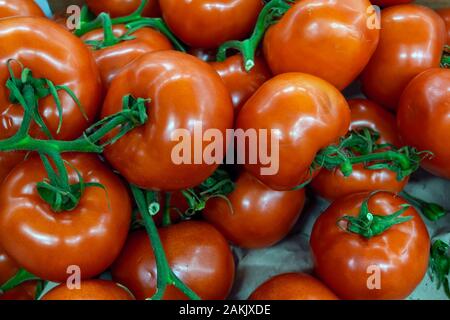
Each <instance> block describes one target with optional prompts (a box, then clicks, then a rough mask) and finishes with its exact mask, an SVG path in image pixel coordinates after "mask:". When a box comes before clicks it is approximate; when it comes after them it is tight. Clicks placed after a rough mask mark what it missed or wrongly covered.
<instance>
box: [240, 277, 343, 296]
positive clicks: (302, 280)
mask: <svg viewBox="0 0 450 320" xmlns="http://www.w3.org/2000/svg"><path fill="white" fill-rule="evenodd" d="M249 300H338V298H337V297H336V295H335V294H334V293H333V292H331V290H330V289H328V288H327V287H326V286H325V285H324V284H323V283H321V282H320V281H319V280H317V279H315V278H314V277H312V276H310V275H308V274H306V273H284V274H280V275H278V276H275V277H272V278H271V279H269V280H267V281H266V282H264V283H263V284H261V285H260V286H259V287H258V288H257V289H256V290H255V291H254V292H253V293H252V294H251V296H250V298H249Z"/></svg>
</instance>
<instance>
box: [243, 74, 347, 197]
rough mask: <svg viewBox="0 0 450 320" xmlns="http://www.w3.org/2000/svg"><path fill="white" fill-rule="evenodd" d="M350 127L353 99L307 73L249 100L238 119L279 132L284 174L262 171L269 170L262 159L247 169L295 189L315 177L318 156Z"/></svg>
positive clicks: (285, 78) (280, 79)
mask: <svg viewBox="0 0 450 320" xmlns="http://www.w3.org/2000/svg"><path fill="white" fill-rule="evenodd" d="M349 124H350V109H349V107H348V104H347V101H346V100H345V98H344V97H343V96H342V94H341V93H340V92H339V91H338V90H337V89H336V88H334V87H333V86H332V85H330V84H329V83H328V82H326V81H324V80H322V79H319V78H317V77H315V76H311V75H308V74H303V73H287V74H282V75H278V76H276V77H274V78H273V79H271V80H269V81H267V82H266V83H265V84H263V85H262V86H261V88H259V89H258V91H257V92H256V93H255V94H254V95H253V96H252V97H251V98H250V99H249V100H248V101H247V103H246V104H245V105H244V107H243V108H242V110H241V112H240V113H239V115H238V117H237V128H241V129H243V130H244V131H247V130H248V129H256V130H258V132H260V131H259V130H261V129H267V130H269V133H270V130H271V129H272V130H276V132H274V134H276V136H275V138H278V139H279V157H276V156H277V155H276V154H274V156H275V158H276V162H277V163H278V165H279V170H278V171H277V172H276V173H275V174H272V175H262V172H261V168H264V167H267V166H265V165H262V164H261V161H260V159H258V163H257V164H251V163H250V162H249V161H246V162H247V164H246V165H245V168H246V169H247V170H248V171H249V172H250V173H251V174H253V175H254V176H256V177H258V179H259V180H261V181H262V182H263V183H265V184H266V185H267V186H269V187H270V188H272V189H275V190H292V189H293V188H295V187H296V186H298V185H300V184H302V183H304V182H305V181H307V180H308V179H309V178H310V176H311V174H310V170H309V169H310V166H311V164H312V162H313V160H314V158H315V156H316V153H317V152H318V151H319V150H320V149H322V148H324V147H327V146H328V145H330V144H332V143H334V142H336V141H337V140H338V139H339V137H341V136H343V135H345V134H346V133H347V131H348V128H349ZM271 139H273V138H272V136H271V137H270V138H268V139H267V141H271ZM247 140H248V139H247ZM249 149H250V147H249V143H247V144H246V148H245V150H238V152H241V153H242V154H245V155H246V156H247V155H248V154H249V152H248V151H249ZM244 152H245V153H244Z"/></svg>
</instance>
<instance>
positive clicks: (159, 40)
mask: <svg viewBox="0 0 450 320" xmlns="http://www.w3.org/2000/svg"><path fill="white" fill-rule="evenodd" d="M113 31H114V35H115V36H116V37H121V36H123V35H124V34H125V33H126V32H127V29H126V28H125V26H123V25H115V26H114V27H113ZM132 36H133V37H135V39H133V40H127V41H123V42H120V43H118V44H116V45H113V46H110V47H106V48H103V49H99V50H93V52H92V53H93V55H94V58H95V61H96V62H97V65H98V67H99V70H100V74H101V77H102V82H103V85H104V86H105V87H106V89H107V88H108V87H109V86H110V84H111V81H112V80H113V79H114V77H115V76H116V75H117V74H118V73H119V72H120V71H121V70H122V68H123V67H125V66H126V65H127V64H129V63H130V62H132V61H133V60H135V59H136V58H138V57H140V56H142V55H144V54H145V53H148V52H154V51H161V50H171V49H173V47H172V44H171V43H170V41H169V40H168V39H167V38H166V37H165V36H164V35H163V34H161V33H160V32H158V31H156V30H154V29H152V28H142V29H139V30H138V31H136V32H134V33H133V34H132ZM81 39H82V40H83V41H88V40H89V41H102V40H103V29H97V30H94V31H91V32H88V33H87V34H85V35H84V36H82V37H81Z"/></svg>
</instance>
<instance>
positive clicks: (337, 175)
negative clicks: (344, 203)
mask: <svg viewBox="0 0 450 320" xmlns="http://www.w3.org/2000/svg"><path fill="white" fill-rule="evenodd" d="M348 104H349V106H350V109H351V113H352V114H351V116H352V122H351V124H350V130H354V129H357V128H361V127H368V128H371V129H373V130H375V131H377V132H379V134H380V139H379V140H378V141H377V142H378V143H390V144H394V145H395V146H398V147H399V146H400V141H399V138H398V134H397V123H396V119H395V116H394V115H393V114H391V113H390V112H388V111H386V110H385V109H383V108H382V107H380V106H379V105H377V104H376V103H373V102H371V101H369V100H363V99H355V100H349V101H348ZM407 183H408V179H403V180H402V181H398V180H397V174H396V173H395V172H393V171H391V170H388V169H381V170H369V169H365V168H364V164H357V165H355V166H354V167H353V172H352V174H351V175H350V176H348V177H345V176H344V175H343V174H342V172H341V171H340V170H338V169H335V170H332V171H329V170H326V169H322V170H321V171H320V173H319V174H318V175H317V176H316V177H315V178H314V180H313V181H312V183H311V185H312V187H313V188H314V190H315V191H316V192H317V193H318V194H319V195H320V196H322V197H324V198H326V199H328V200H335V199H338V198H341V197H343V196H346V195H349V194H352V193H357V192H361V191H376V190H384V191H392V192H400V191H402V190H403V188H404V187H405V185H406V184H407Z"/></svg>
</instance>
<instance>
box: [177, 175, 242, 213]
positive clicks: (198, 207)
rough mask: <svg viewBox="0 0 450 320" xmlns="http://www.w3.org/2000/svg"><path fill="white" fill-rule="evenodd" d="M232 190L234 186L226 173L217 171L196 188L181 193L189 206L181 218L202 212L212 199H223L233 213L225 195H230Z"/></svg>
mask: <svg viewBox="0 0 450 320" xmlns="http://www.w3.org/2000/svg"><path fill="white" fill-rule="evenodd" d="M234 188H235V184H234V182H233V181H232V180H231V178H230V175H229V174H228V172H227V171H225V170H223V169H217V170H216V171H215V172H214V173H213V174H212V176H211V177H209V178H208V179H206V180H205V181H204V182H203V183H202V184H200V185H199V186H197V187H196V188H191V189H186V190H183V191H182V194H183V196H184V197H185V199H186V201H187V203H188V204H189V209H188V210H187V211H186V212H184V213H183V214H182V216H184V217H191V216H193V215H195V214H196V213H197V212H200V211H202V210H203V209H205V207H206V203H207V202H208V201H209V200H210V199H213V198H222V199H224V200H225V201H226V202H227V203H228V205H229V207H230V209H231V211H233V206H232V205H231V203H230V201H229V199H228V198H227V195H229V194H230V193H232V192H233V191H234Z"/></svg>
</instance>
